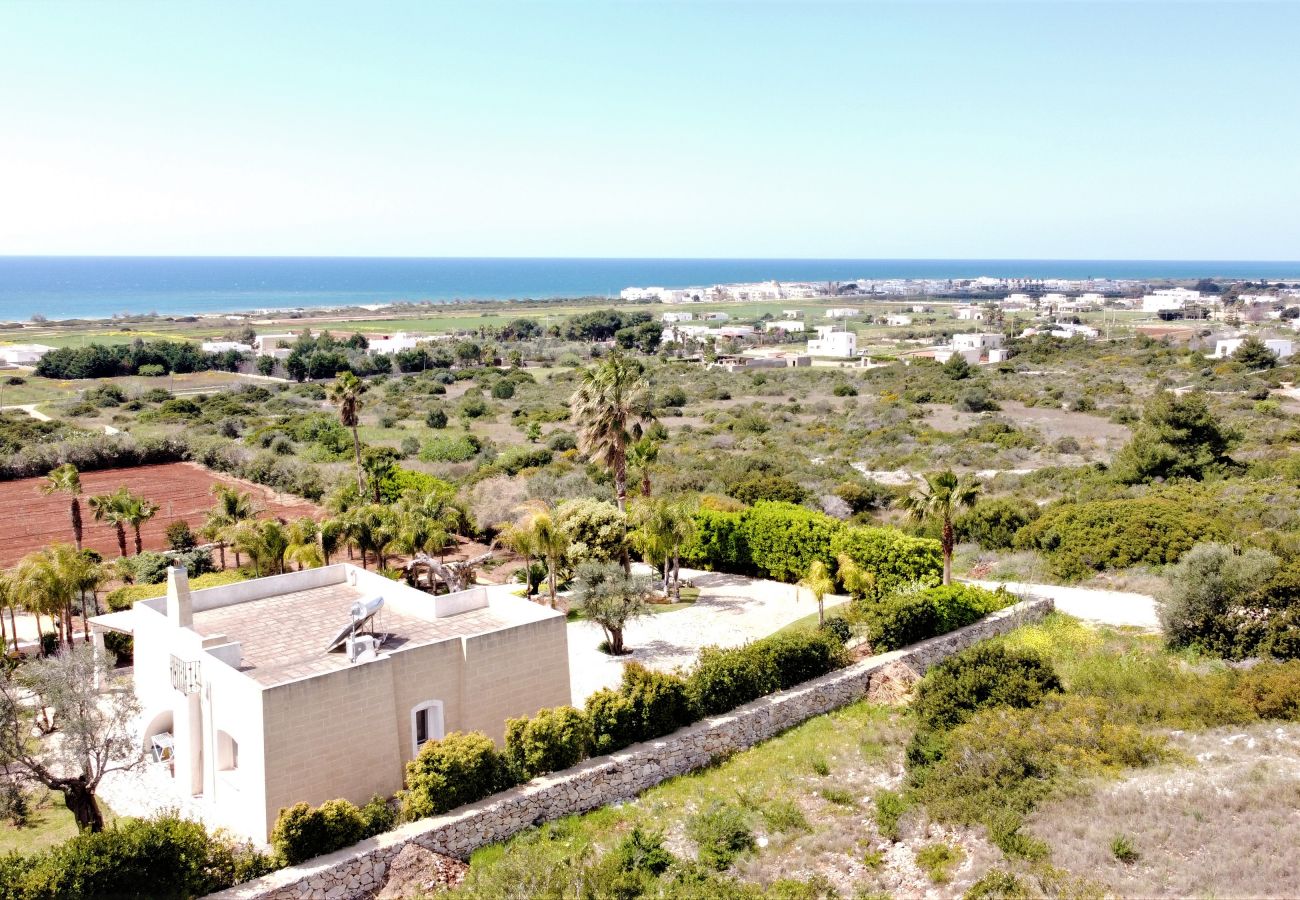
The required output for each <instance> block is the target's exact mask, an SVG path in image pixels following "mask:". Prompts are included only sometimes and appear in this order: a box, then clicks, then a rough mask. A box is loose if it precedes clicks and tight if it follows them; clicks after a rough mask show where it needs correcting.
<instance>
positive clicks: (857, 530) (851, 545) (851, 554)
mask: <svg viewBox="0 0 1300 900" xmlns="http://www.w3.org/2000/svg"><path fill="white" fill-rule="evenodd" d="M831 554H832V555H834V557H835V558H836V559H837V560H838V559H839V558H840V557H841V556H847V557H848V558H849V559H851V560H853V562H854V563H855V564H856V565H857V566H858V568H860V569H862V570H863V571H864V572H869V573H871V574H872V575H873V576H874V577H875V587H876V596H877V597H880V596H883V595H885V594H889V593H891V592H892V591H894V590H896V589H898V588H900V587H904V586H906V585H910V584H917V583H919V584H929V585H934V584H938V583H939V582H940V581H941V580H942V579H943V551H942V550H941V549H940V547H939V542H938V541H935V540H931V539H929V538H916V537H912V536H911V535H907V534H903V532H901V531H899V530H898V529H897V528H877V527H873V526H855V527H846V528H841V529H840V530H839V531H838V532H836V534H835V537H834V538H832V539H831Z"/></svg>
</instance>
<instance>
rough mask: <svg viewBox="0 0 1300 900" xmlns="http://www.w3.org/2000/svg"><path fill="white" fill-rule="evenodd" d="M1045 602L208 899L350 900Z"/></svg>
mask: <svg viewBox="0 0 1300 900" xmlns="http://www.w3.org/2000/svg"><path fill="white" fill-rule="evenodd" d="M1051 609H1052V601H1051V600H1048V599H1041V598H1040V599H1030V600H1025V601H1022V602H1020V603H1017V604H1016V605H1014V606H1010V607H1008V608H1006V609H1004V610H999V611H998V612H995V613H992V614H991V615H988V616H986V617H985V618H983V619H981V620H980V621H978V622H976V623H974V624H973V625H968V626H966V627H965V628H960V629H958V630H957V631H954V632H951V633H949V634H945V635H941V636H940V637H936V638H931V639H930V640H928V641H923V642H921V643H919V644H914V645H912V646H911V647H908V648H906V649H903V650H898V651H895V652H893V653H885V654H881V655H879V656H873V657H870V658H868V659H864V660H861V661H860V662H857V663H854V664H853V665H851V666H848V667H847V668H844V669H840V670H838V671H836V672H832V673H830V674H829V675H823V676H822V677H820V678H815V679H813V680H811V681H808V682H805V683H804V684H801V685H799V686H798V687H796V688H792V689H791V690H788V691H781V692H779V693H776V694H772V695H770V696H767V697H763V698H761V699H759V700H755V701H754V702H753V703H748V704H746V705H745V706H742V707H739V708H738V709H735V710H732V711H731V712H730V713H728V714H726V715H722V716H714V717H713V718H709V719H704V720H702V721H700V722H697V723H695V724H694V725H691V726H689V727H687V728H682V729H679V730H678V731H675V732H673V733H672V734H670V735H667V736H666V737H663V738H660V739H658V740H654V741H647V742H645V743H642V744H634V745H633V746H631V747H628V748H626V749H624V750H621V751H619V752H618V753H614V754H611V755H609V756H600V757H597V758H595V759H591V760H587V761H586V762H584V763H581V764H580V765H577V766H575V767H573V768H571V769H566V770H565V771H563V772H556V773H554V774H552V775H548V776H544V777H542V778H535V779H533V780H532V781H530V782H528V783H527V784H524V785H521V786H519V787H516V788H512V789H511V790H509V791H505V792H503V793H500V794H495V795H493V796H491V797H488V798H487V799H485V800H481V801H479V802H478V803H473V804H470V805H468V806H464V807H461V808H460V809H458V810H456V811H454V812H451V813H448V814H447V815H443V816H436V817H433V818H428V819H421V820H420V821H418V822H411V823H409V824H407V825H403V826H401V827H399V828H396V829H394V830H393V831H389V832H386V833H384V834H381V835H378V836H377V837H373V838H370V839H369V840H366V841H362V842H361V843H359V844H354V845H353V846H351V847H347V848H344V849H343V850H339V851H337V852H335V853H331V854H329V855H328V856H321V857H318V858H317V859H314V860H311V861H310V862H307V863H303V864H301V865H298V866H293V867H291V868H287V869H281V870H280V871H278V872H273V873H271V874H270V875H267V876H265V877H263V878H259V879H257V880H255V881H250V882H247V883H245V884H241V885H236V886H235V887H233V888H230V889H228V890H225V891H221V892H219V893H216V894H210V895H209V897H208V900H353V898H361V897H367V896H369V895H370V894H371V893H373V892H375V891H377V890H378V889H379V888H381V887H382V886H383V884H384V881H385V878H386V877H387V873H388V867H389V864H390V863H391V862H392V860H393V859H395V858H396V856H397V854H398V853H400V852H401V850H402V848H403V847H405V846H406V845H407V844H410V843H415V844H418V845H420V846H422V847H426V848H428V849H430V850H433V851H435V852H438V853H444V854H446V855H448V856H454V857H457V858H459V859H467V858H468V857H469V855H470V854H471V853H472V852H473V851H474V850H476V849H478V848H479V847H482V846H485V845H487V844H492V843H496V842H498V841H503V840H505V839H507V838H509V837H511V836H513V835H515V834H518V833H519V832H520V831H523V830H524V829H525V828H528V827H530V826H533V825H539V824H541V823H542V822H547V821H551V820H553V819H559V818H562V817H563V816H567V815H572V814H573V813H581V812H586V811H588V810H591V809H596V808H597V807H600V806H605V805H607V804H609V803H613V802H615V801H619V800H629V799H631V798H633V797H635V796H637V795H638V794H640V793H641V792H642V791H644V790H646V789H647V788H651V787H653V786H655V785H656V784H659V783H660V782H661V781H664V780H666V779H668V778H672V777H673V776H675V775H681V774H684V773H686V772H690V771H693V770H694V769H698V768H700V767H702V766H705V765H707V764H709V763H710V762H711V761H713V760H714V759H716V758H717V757H719V756H722V755H725V754H728V753H732V752H734V751H737V750H743V749H745V748H747V747H752V746H753V745H754V744H757V743H759V742H761V741H764V740H766V739H768V738H770V737H773V736H775V735H777V734H779V733H781V732H782V731H784V730H786V729H787V728H790V727H792V726H794V725H798V724H799V723H800V722H802V721H804V720H805V719H809V718H812V717H813V716H817V715H821V714H822V713H826V712H830V711H831V710H833V709H838V708H839V707H841V706H846V705H848V704H850V703H853V702H854V701H857V700H860V699H862V698H863V697H865V696H866V695H867V692H868V689H869V688H870V686H871V680H872V678H873V677H875V676H877V675H878V674H880V673H881V672H882V670H883V669H885V668H886V667H887V666H890V665H891V664H893V663H896V662H901V663H904V664H905V665H907V666H908V667H910V668H912V669H914V670H916V671H917V672H918V673H920V672H924V671H925V669H927V668H929V667H930V666H931V665H933V664H934V663H936V662H938V661H940V660H942V659H944V658H946V657H948V656H951V655H953V654H954V653H957V652H959V651H961V650H964V649H965V648H967V647H969V646H970V645H972V644H974V643H976V642H978V641H981V640H984V639H985V638H989V637H993V636H995V635H999V634H1005V633H1006V632H1008V631H1011V630H1012V629H1014V628H1017V627H1019V626H1020V625H1022V624H1025V623H1028V622H1034V621H1038V620H1039V619H1041V618H1042V617H1043V616H1045V615H1046V614H1047V613H1048V612H1050V611H1051Z"/></svg>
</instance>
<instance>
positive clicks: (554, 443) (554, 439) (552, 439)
mask: <svg viewBox="0 0 1300 900" xmlns="http://www.w3.org/2000/svg"><path fill="white" fill-rule="evenodd" d="M546 447H547V449H549V450H553V451H554V452H556V453H564V452H565V451H566V450H576V449H578V439H577V438H576V437H574V436H573V435H571V434H569V432H567V431H555V432H552V433H551V435H550V436H549V437H548V438H547V439H546Z"/></svg>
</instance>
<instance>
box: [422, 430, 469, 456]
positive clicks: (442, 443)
mask: <svg viewBox="0 0 1300 900" xmlns="http://www.w3.org/2000/svg"><path fill="white" fill-rule="evenodd" d="M482 449H483V445H482V443H481V442H480V441H479V439H478V438H477V437H475V436H474V435H472V434H469V433H468V432H464V433H461V434H446V435H436V436H435V437H431V438H429V439H428V440H427V441H425V442H424V444H423V446H421V447H420V459H421V460H423V461H424V462H468V461H469V460H471V459H473V458H474V457H475V456H476V455H477V454H478V452H479V451H480V450H482Z"/></svg>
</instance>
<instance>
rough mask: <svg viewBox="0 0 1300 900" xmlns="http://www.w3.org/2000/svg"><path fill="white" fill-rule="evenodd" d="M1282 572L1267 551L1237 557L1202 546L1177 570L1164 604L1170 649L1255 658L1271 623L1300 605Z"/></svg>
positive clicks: (1162, 617) (1229, 550)
mask: <svg viewBox="0 0 1300 900" xmlns="http://www.w3.org/2000/svg"><path fill="white" fill-rule="evenodd" d="M1279 566H1280V561H1279V560H1278V558H1277V557H1276V556H1274V555H1273V554H1271V553H1269V552H1267V551H1265V550H1258V549H1253V548H1252V549H1249V550H1246V551H1245V552H1243V553H1237V552H1236V551H1235V550H1234V549H1233V548H1232V547H1229V546H1228V545H1226V544H1197V545H1196V546H1195V547H1193V548H1192V549H1191V550H1189V551H1188V552H1187V553H1186V554H1184V555H1183V558H1182V559H1180V560H1179V561H1178V563H1177V565H1175V566H1174V567H1173V568H1172V570H1171V571H1170V573H1169V587H1168V589H1167V590H1166V591H1165V594H1164V596H1163V597H1161V598H1160V603H1159V607H1158V608H1159V612H1160V621H1161V624H1162V625H1163V626H1164V630H1165V639H1166V640H1167V641H1168V643H1169V645H1170V646H1171V647H1196V648H1198V649H1200V650H1203V651H1206V652H1209V653H1213V654H1216V655H1219V656H1229V657H1234V656H1250V655H1254V654H1255V653H1256V652H1257V650H1258V644H1259V643H1260V642H1261V641H1262V640H1263V637H1264V631H1265V630H1267V623H1268V621H1269V620H1270V619H1271V618H1272V617H1273V616H1275V615H1277V614H1278V613H1280V612H1282V610H1284V609H1286V608H1287V607H1289V606H1291V605H1292V604H1293V603H1294V602H1295V601H1296V600H1297V599H1300V591H1298V590H1296V588H1300V585H1294V584H1292V583H1291V582H1292V581H1293V580H1292V579H1285V578H1284V579H1278V578H1277V576H1278V569H1279ZM1270 587H1280V588H1283V590H1280V591H1279V590H1270V589H1269V588H1270ZM1287 588H1290V590H1287ZM1279 595H1281V596H1279ZM1288 595H1289V596H1288ZM1265 598H1268V599H1267V600H1266V599H1265ZM1259 601H1264V602H1259Z"/></svg>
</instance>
